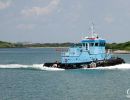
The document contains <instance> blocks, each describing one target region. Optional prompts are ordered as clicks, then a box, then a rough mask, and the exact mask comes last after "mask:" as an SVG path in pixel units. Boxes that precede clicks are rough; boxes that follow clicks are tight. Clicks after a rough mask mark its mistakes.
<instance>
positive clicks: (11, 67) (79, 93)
mask: <svg viewBox="0 0 130 100" xmlns="http://www.w3.org/2000/svg"><path fill="white" fill-rule="evenodd" d="M116 56H117V55H116ZM118 56H120V57H123V58H124V59H125V61H126V63H127V64H124V65H118V66H116V67H115V68H112V69H109V68H106V69H102V68H99V69H89V70H85V69H76V70H67V71H66V70H65V71H45V70H44V69H43V68H42V64H43V63H44V62H46V61H47V62H48V61H55V60H57V59H58V60H60V52H58V51H56V50H55V49H52V48H51V49H49V48H46V49H45V48H24V49H0V100H129V99H130V98H128V97H127V95H128V94H127V89H129V88H130V68H129V67H130V64H129V63H130V54H125V55H118ZM112 67H113V66H112ZM123 67H125V68H123Z"/></svg>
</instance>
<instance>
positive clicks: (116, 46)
mask: <svg viewBox="0 0 130 100" xmlns="http://www.w3.org/2000/svg"><path fill="white" fill-rule="evenodd" d="M72 45H74V43H69V42H68V43H31V44H23V43H9V42H3V41H0V48H25V47H69V46H72ZM106 49H113V50H129V51H130V41H128V42H125V43H108V44H106Z"/></svg>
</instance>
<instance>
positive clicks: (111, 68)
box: [83, 63, 130, 70]
mask: <svg viewBox="0 0 130 100" xmlns="http://www.w3.org/2000/svg"><path fill="white" fill-rule="evenodd" d="M83 69H88V68H83ZM90 69H101V70H115V69H121V70H125V69H130V64H127V63H126V64H119V65H115V66H108V67H97V68H90Z"/></svg>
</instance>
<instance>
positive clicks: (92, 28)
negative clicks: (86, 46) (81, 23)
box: [91, 23, 94, 37]
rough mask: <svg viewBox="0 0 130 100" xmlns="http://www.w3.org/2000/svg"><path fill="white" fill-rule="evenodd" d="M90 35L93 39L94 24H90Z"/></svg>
mask: <svg viewBox="0 0 130 100" xmlns="http://www.w3.org/2000/svg"><path fill="white" fill-rule="evenodd" d="M91 35H92V37H94V24H93V23H92V26H91Z"/></svg>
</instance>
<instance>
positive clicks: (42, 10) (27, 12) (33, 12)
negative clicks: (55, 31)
mask: <svg viewBox="0 0 130 100" xmlns="http://www.w3.org/2000/svg"><path fill="white" fill-rule="evenodd" d="M59 2H60V0H51V1H50V3H49V4H48V5H47V6H46V7H38V6H35V7H32V8H28V9H23V10H22V11H21V14H22V15H24V16H40V15H48V14H50V13H51V12H53V11H54V10H55V9H56V8H57V6H58V5H59Z"/></svg>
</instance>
